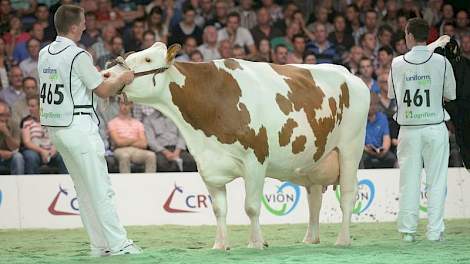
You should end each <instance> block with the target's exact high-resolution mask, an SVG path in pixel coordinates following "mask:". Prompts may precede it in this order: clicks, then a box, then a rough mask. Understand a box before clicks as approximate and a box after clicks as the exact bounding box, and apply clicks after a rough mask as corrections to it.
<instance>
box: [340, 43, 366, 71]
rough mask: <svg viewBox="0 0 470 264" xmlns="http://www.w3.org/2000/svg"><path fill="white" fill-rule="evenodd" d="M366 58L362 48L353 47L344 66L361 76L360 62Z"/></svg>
mask: <svg viewBox="0 0 470 264" xmlns="http://www.w3.org/2000/svg"><path fill="white" fill-rule="evenodd" d="M362 57H364V52H363V50H362V48H361V47H360V46H353V47H352V48H351V50H350V51H349V54H348V56H346V58H345V60H343V65H344V66H346V68H348V69H349V71H351V73H352V74H355V75H358V74H359V62H361V59H362Z"/></svg>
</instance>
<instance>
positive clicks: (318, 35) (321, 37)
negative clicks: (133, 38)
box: [315, 24, 326, 43]
mask: <svg viewBox="0 0 470 264" xmlns="http://www.w3.org/2000/svg"><path fill="white" fill-rule="evenodd" d="M315 40H316V41H317V42H318V43H323V42H325V41H326V28H325V26H323V25H320V24H319V25H317V26H316V28H315Z"/></svg>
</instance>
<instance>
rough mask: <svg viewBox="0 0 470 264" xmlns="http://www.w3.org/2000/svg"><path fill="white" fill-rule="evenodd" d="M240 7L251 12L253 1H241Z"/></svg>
mask: <svg viewBox="0 0 470 264" xmlns="http://www.w3.org/2000/svg"><path fill="white" fill-rule="evenodd" d="M240 5H241V6H242V8H243V9H245V10H250V9H251V6H252V5H253V0H241V1H240Z"/></svg>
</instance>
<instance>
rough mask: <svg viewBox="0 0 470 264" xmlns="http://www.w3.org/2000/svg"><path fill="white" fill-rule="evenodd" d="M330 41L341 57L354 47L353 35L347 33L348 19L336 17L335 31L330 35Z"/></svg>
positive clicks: (341, 16) (340, 16)
mask: <svg viewBox="0 0 470 264" xmlns="http://www.w3.org/2000/svg"><path fill="white" fill-rule="evenodd" d="M328 41H329V42H331V43H332V44H333V45H335V47H336V51H337V52H338V55H339V57H342V56H343V54H344V53H346V52H348V51H349V50H350V49H351V48H352V46H354V38H353V37H352V34H351V33H348V32H346V18H345V17H344V16H343V15H341V14H339V15H336V16H335V20H334V31H333V32H331V33H330V34H329V35H328Z"/></svg>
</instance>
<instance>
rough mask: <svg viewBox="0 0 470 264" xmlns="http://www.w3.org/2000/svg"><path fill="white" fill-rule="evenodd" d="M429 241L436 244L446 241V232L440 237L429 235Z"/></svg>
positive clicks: (440, 234)
mask: <svg viewBox="0 0 470 264" xmlns="http://www.w3.org/2000/svg"><path fill="white" fill-rule="evenodd" d="M428 240H429V241H436V242H440V241H444V232H440V233H439V236H432V235H428Z"/></svg>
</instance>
